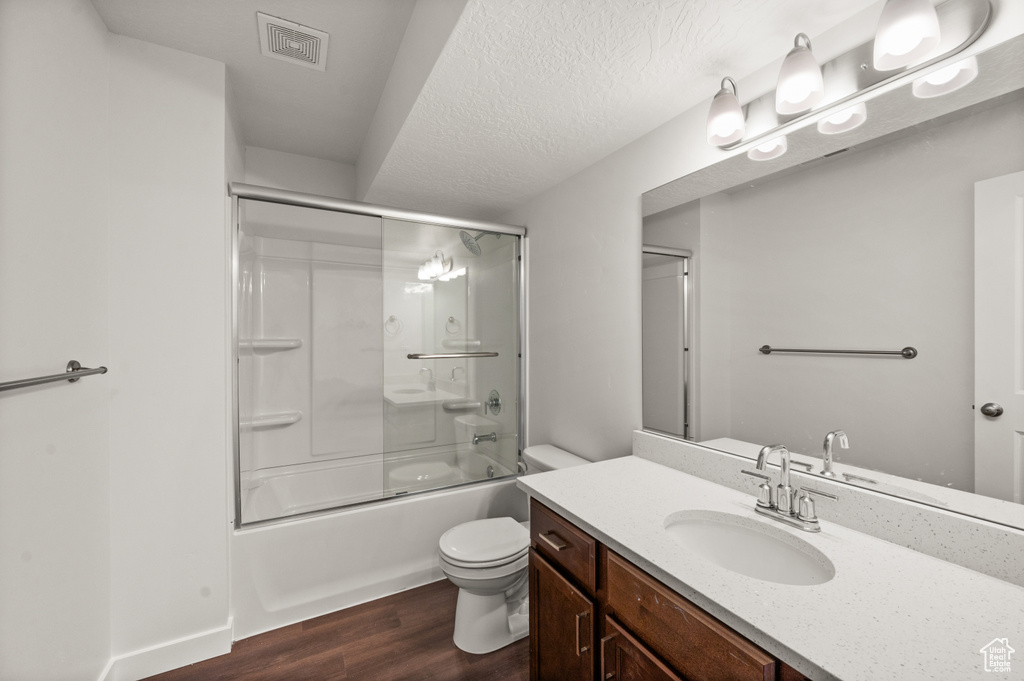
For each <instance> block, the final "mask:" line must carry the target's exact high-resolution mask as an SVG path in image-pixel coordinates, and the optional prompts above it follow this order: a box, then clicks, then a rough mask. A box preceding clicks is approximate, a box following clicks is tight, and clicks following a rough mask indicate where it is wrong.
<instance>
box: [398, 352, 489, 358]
mask: <svg viewBox="0 0 1024 681" xmlns="http://www.w3.org/2000/svg"><path fill="white" fill-rule="evenodd" d="M497 356H498V353H496V352H440V353H433V354H431V353H427V352H414V353H412V354H408V355H406V357H408V358H409V359H465V358H467V357H470V358H471V357H497Z"/></svg>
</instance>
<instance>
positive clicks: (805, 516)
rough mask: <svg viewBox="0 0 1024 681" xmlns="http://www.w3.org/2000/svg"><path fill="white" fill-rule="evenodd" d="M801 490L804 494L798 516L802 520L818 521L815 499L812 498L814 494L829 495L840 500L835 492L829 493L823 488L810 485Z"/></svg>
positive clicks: (830, 497)
mask: <svg viewBox="0 0 1024 681" xmlns="http://www.w3.org/2000/svg"><path fill="white" fill-rule="evenodd" d="M800 492H801V493H802V495H803V496H801V497H800V504H799V510H798V512H797V517H798V518H799V519H800V520H803V521H806V522H811V523H816V522H818V516H817V515H816V514H815V511H814V499H812V498H811V495H812V494H813V495H815V496H822V497H828V498H829V499H833V500H835V501H839V497H837V496H836V495H835V494H829V493H828V492H822V491H821V490H816V489H812V488H810V487H801V488H800Z"/></svg>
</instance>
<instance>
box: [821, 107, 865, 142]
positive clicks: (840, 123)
mask: <svg viewBox="0 0 1024 681" xmlns="http://www.w3.org/2000/svg"><path fill="white" fill-rule="evenodd" d="M867 119H868V107H867V104H865V103H864V102H861V103H860V104H854V105H853V106H848V107H846V108H845V109H840V110H839V111H838V112H836V113H834V114H832V115H831V116H829V117H828V118H822V119H821V120H820V121H818V132H820V133H821V134H822V135H838V134H839V133H842V132H849V131H850V130H853V129H854V128H858V127H860V126H861V125H863V124H864V121H866V120H867Z"/></svg>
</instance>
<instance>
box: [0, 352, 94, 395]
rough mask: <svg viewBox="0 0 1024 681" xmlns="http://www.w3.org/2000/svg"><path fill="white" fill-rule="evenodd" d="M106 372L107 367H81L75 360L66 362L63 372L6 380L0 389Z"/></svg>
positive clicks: (29, 385) (72, 381)
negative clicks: (66, 365)
mask: <svg viewBox="0 0 1024 681" xmlns="http://www.w3.org/2000/svg"><path fill="white" fill-rule="evenodd" d="M105 373H107V367H96V368H95V369H87V368H83V367H82V365H81V364H79V363H78V362H77V361H76V360H71V361H70V362H68V367H67V369H65V371H64V373H63V374H53V375H52V376H38V377H36V378H26V379H22V380H20V381H7V382H6V383H0V391H3V390H14V389H16V388H28V387H31V386H33V385H42V384H43V383H54V382H55V381H67V382H68V383H74V382H75V381H77V380H78V379H80V378H81V377H82V376H92V375H93V374H105Z"/></svg>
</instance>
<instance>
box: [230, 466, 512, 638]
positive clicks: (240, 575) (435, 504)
mask: <svg viewBox="0 0 1024 681" xmlns="http://www.w3.org/2000/svg"><path fill="white" fill-rule="evenodd" d="M526 515H527V510H526V498H525V497H524V496H523V494H522V493H521V492H520V491H519V490H518V489H516V486H515V481H514V479H513V478H506V479H504V480H497V481H494V482H483V483H478V484H476V485H467V486H463V487H456V488H453V489H448V490H443V491H438V492H428V493H424V494H417V495H411V496H409V497H407V498H402V499H395V500H391V501H388V502H384V503H377V504H370V505H367V506H362V507H357V508H352V509H348V510H339V511H335V512H331V513H325V514H323V515H317V516H312V517H307V518H300V519H295V520H289V521H287V522H280V523H276V524H272V525H265V526H262V527H256V528H253V529H241V530H237V531H235V532H234V533H233V535H232V537H231V553H232V561H231V569H232V575H231V580H232V581H231V594H232V598H231V601H232V607H231V610H232V615H233V616H234V640H236V641H237V640H239V639H243V638H246V637H248V636H253V635H254V634H259V633H262V632H264V631H270V630H271V629H277V628H278V627H283V626H286V625H288V624H294V623H295V622H301V621H303V620H307V619H310V618H312V617H318V616H320V615H325V614H327V613H329V612H334V611H335V610H340V609H341V608H347V607H350V606H353V605H358V604H359V603H365V602H366V601H371V600H373V599H375V598H381V597H383V596H387V595H390V594H393V593H397V592H399V591H404V590H405V589H411V588H413V587H417V586H422V585H423V584H429V583H430V582H435V581H437V580H439V579H443V578H444V575H443V574H442V573H441V568H440V566H439V564H438V559H437V542H438V540H439V539H440V537H441V535H442V534H444V532H445V531H447V530H448V529H449V528H451V527H454V526H455V525H458V524H459V523H464V522H468V521H470V520H479V519H481V518H493V517H498V516H511V517H513V518H516V519H517V520H525V519H526Z"/></svg>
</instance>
